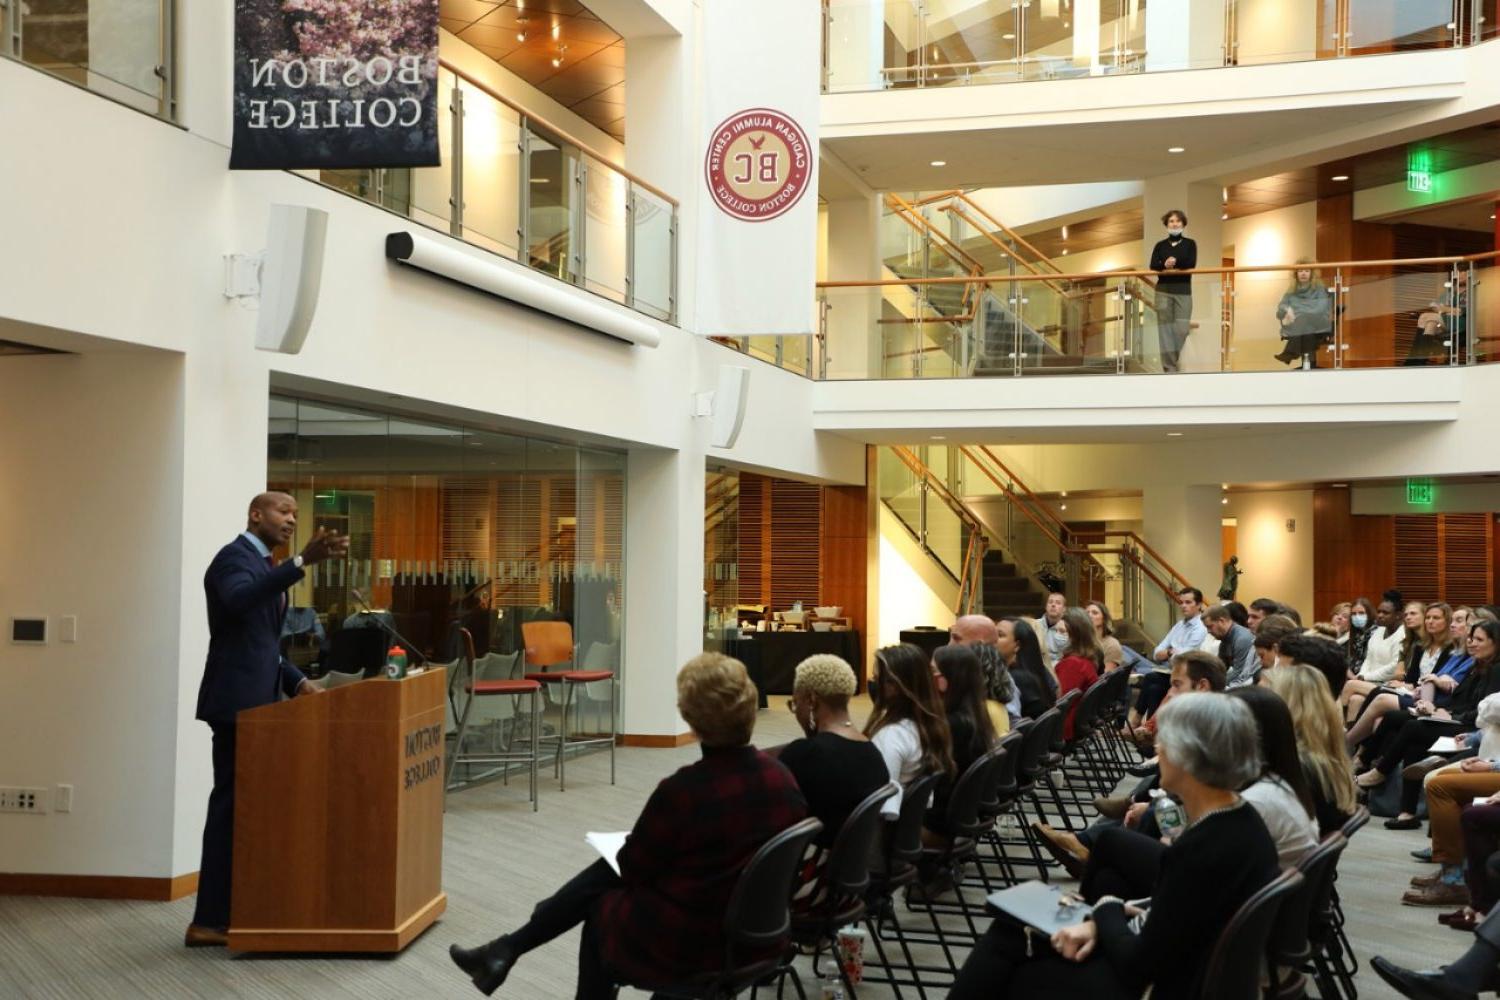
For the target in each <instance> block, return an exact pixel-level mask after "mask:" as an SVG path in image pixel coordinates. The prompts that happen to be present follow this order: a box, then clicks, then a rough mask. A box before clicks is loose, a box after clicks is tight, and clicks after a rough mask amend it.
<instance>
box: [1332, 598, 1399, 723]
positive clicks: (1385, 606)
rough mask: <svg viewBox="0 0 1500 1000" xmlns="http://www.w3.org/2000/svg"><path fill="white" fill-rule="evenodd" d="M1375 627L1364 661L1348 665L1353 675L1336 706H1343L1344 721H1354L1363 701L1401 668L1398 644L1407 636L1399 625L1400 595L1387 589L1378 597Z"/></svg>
mask: <svg viewBox="0 0 1500 1000" xmlns="http://www.w3.org/2000/svg"><path fill="white" fill-rule="evenodd" d="M1375 622H1376V625H1377V627H1376V628H1375V629H1374V630H1373V631H1372V632H1371V634H1370V636H1369V638H1368V640H1366V643H1365V655H1364V659H1363V660H1361V661H1360V664H1359V665H1357V666H1356V665H1353V664H1351V665H1350V670H1351V672H1352V673H1353V674H1354V676H1352V677H1351V678H1350V679H1349V681H1348V682H1347V683H1346V684H1345V685H1344V690H1343V691H1342V692H1341V693H1340V694H1339V703H1340V704H1342V705H1343V706H1344V712H1345V714H1344V718H1345V719H1346V720H1349V721H1353V719H1354V715H1355V713H1356V712H1358V711H1359V706H1360V704H1361V703H1362V702H1363V700H1364V698H1365V697H1366V696H1367V695H1368V694H1369V693H1370V692H1371V691H1374V690H1375V689H1376V688H1378V687H1379V686H1380V685H1382V684H1384V683H1385V682H1386V681H1388V680H1390V679H1391V678H1392V677H1395V676H1396V672H1397V671H1398V670H1400V669H1401V641H1402V640H1403V639H1404V638H1405V637H1406V628H1405V626H1404V625H1402V623H1401V592H1400V591H1399V590H1387V591H1386V592H1385V593H1384V594H1382V595H1381V598H1380V604H1379V605H1378V606H1377V607H1376V609H1375Z"/></svg>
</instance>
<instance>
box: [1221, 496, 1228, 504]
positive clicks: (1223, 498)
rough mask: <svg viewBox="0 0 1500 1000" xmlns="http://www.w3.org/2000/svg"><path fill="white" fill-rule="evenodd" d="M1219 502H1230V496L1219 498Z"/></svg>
mask: <svg viewBox="0 0 1500 1000" xmlns="http://www.w3.org/2000/svg"><path fill="white" fill-rule="evenodd" d="M1219 503H1222V504H1228V503H1229V498H1228V497H1222V498H1221V499H1220V500H1219Z"/></svg>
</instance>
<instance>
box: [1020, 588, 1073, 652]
mask: <svg viewBox="0 0 1500 1000" xmlns="http://www.w3.org/2000/svg"><path fill="white" fill-rule="evenodd" d="M1066 610H1068V599H1067V598H1066V597H1064V596H1063V595H1062V594H1060V593H1058V592H1057V591H1052V592H1050V593H1048V594H1047V604H1046V607H1045V608H1044V609H1043V610H1042V615H1041V617H1040V618H1031V619H1028V620H1027V622H1026V624H1028V625H1030V626H1031V627H1032V629H1033V630H1035V632H1036V638H1037V642H1039V643H1041V645H1042V660H1043V662H1044V663H1046V665H1047V669H1048V670H1051V669H1052V666H1053V664H1055V663H1056V662H1057V657H1058V654H1059V653H1061V652H1062V648H1063V645H1064V644H1065V643H1066V642H1067V638H1066V637H1065V636H1064V635H1063V633H1062V632H1060V631H1057V626H1058V625H1059V624H1060V623H1061V622H1062V616H1063V612H1064V611H1066Z"/></svg>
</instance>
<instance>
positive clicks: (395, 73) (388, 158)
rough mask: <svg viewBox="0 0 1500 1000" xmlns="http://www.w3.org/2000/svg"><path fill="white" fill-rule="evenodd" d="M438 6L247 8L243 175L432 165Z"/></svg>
mask: <svg viewBox="0 0 1500 1000" xmlns="http://www.w3.org/2000/svg"><path fill="white" fill-rule="evenodd" d="M437 29H438V0H236V2H235V19H234V148H233V150H232V151H231V153H230V156H229V166H230V168H231V169H234V170H289V169H299V168H322V169H340V168H351V169H352V168H360V167H429V166H437V165H438V163H439V155H438V101H437V71H438V31H437Z"/></svg>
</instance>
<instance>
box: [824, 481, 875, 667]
mask: <svg viewBox="0 0 1500 1000" xmlns="http://www.w3.org/2000/svg"><path fill="white" fill-rule="evenodd" d="M867 504H868V499H867V497H866V494H865V487H863V486H825V487H823V489H822V517H821V521H822V539H821V551H820V553H819V572H820V576H821V580H820V582H819V585H818V592H819V594H820V598H819V602H818V603H820V604H837V605H839V606H840V607H842V608H843V609H844V615H845V616H846V617H848V618H849V619H850V625H851V626H852V627H853V628H854V629H855V630H856V631H857V632H859V634H860V635H861V636H864V635H865V625H866V621H867V615H866V608H865V599H866V595H867V594H868V587H869V581H868V579H867V577H868V567H869V557H868V555H867V551H868V536H867V532H866V529H865V521H866V518H867V513H866V508H867ZM853 666H854V668H855V670H856V671H858V670H859V664H857V663H856V664H853Z"/></svg>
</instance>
